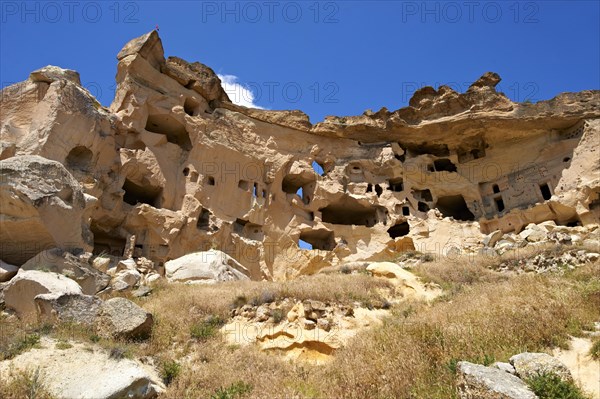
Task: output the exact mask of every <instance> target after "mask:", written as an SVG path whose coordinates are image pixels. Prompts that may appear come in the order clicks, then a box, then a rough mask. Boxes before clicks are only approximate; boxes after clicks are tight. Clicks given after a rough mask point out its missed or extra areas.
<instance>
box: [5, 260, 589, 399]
mask: <svg viewBox="0 0 600 399" xmlns="http://www.w3.org/2000/svg"><path fill="white" fill-rule="evenodd" d="M496 261H497V259H496ZM490 266H491V265H490V260H489V259H463V258H457V259H453V260H449V259H446V260H445V261H444V260H441V261H440V260H437V261H434V262H428V263H425V264H422V265H419V266H417V267H415V268H414V269H413V272H415V273H417V274H419V275H421V276H422V277H423V278H424V279H426V280H428V281H432V282H436V283H438V284H440V285H442V286H443V287H444V288H446V289H447V290H448V291H449V292H450V293H449V294H448V295H446V296H444V297H443V298H441V299H440V300H437V301H436V302H434V303H433V304H431V305H425V304H418V303H411V304H406V305H397V306H396V307H394V308H393V309H392V313H391V316H390V317H388V318H387V319H386V320H385V322H384V324H383V325H382V326H380V327H375V328H372V329H370V330H367V331H365V332H363V333H361V334H359V335H358V336H356V337H355V338H354V339H353V340H352V341H351V343H350V344H349V345H348V346H347V347H346V348H344V349H341V350H339V351H337V352H336V354H335V356H334V358H333V360H332V361H331V362H330V363H328V364H327V365H325V366H318V367H317V366H314V365H309V364H302V363H292V362H289V361H286V360H283V358H280V357H278V356H273V355H272V354H269V353H263V352H260V351H259V350H258V349H257V348H256V347H254V346H238V345H227V344H225V343H224V341H223V338H222V337H221V335H220V334H218V333H216V334H212V333H211V334H205V333H204V329H201V330H202V333H199V332H198V333H197V334H196V335H194V331H195V330H194V327H195V326H196V327H197V326H209V325H212V324H211V322H209V321H207V320H211V319H208V318H209V317H213V318H221V319H222V320H227V319H228V318H229V313H230V310H231V307H232V306H239V305H240V304H242V303H253V304H259V303H262V302H264V301H271V300H279V299H283V298H295V299H297V300H304V299H316V300H321V301H323V302H330V303H331V302H339V303H345V304H352V303H355V302H359V303H368V302H369V301H374V300H378V299H380V295H381V294H380V292H381V291H382V290H392V288H391V287H390V286H389V285H388V284H387V283H386V282H384V281H382V280H379V279H375V278H373V277H370V276H368V275H363V274H350V275H348V274H342V273H339V274H335V273H334V274H330V275H315V276H310V277H305V278H301V279H298V280H294V281H290V282H285V283H269V282H237V283H224V284H218V285H167V284H163V285H161V286H158V287H157V288H156V290H155V292H154V293H153V294H152V295H150V296H149V297H147V298H140V299H135V300H136V301H137V302H138V303H139V304H140V305H141V306H143V307H144V308H145V309H147V310H149V311H150V312H152V313H153V315H154V317H155V320H156V323H155V327H154V330H153V334H152V337H151V338H150V339H149V340H148V341H146V342H143V343H127V342H121V341H114V340H105V339H101V340H99V341H98V338H97V337H95V336H94V335H93V332H92V331H91V330H89V329H85V328H79V327H75V326H69V325H62V326H58V327H55V328H54V329H52V331H51V332H50V334H52V335H54V336H56V337H58V338H59V339H68V338H71V339H73V338H74V339H78V340H88V341H93V342H98V343H99V344H101V345H103V346H104V347H106V348H107V349H111V348H112V349H111V351H114V352H119V353H122V354H123V356H141V355H150V356H154V357H155V358H156V359H157V361H158V364H159V366H160V367H162V369H164V370H163V371H164V374H165V377H166V378H168V380H169V382H170V384H169V386H168V389H167V392H166V393H165V395H164V397H165V398H178V399H179V398H197V397H203V398H204V397H206V398H278V397H294V398H341V397H344V398H365V397H369V398H392V397H393V398H428V399H429V398H431V399H435V398H440V399H441V398H444V399H448V398H455V397H456V394H455V391H456V389H455V386H454V381H455V374H454V371H455V366H456V363H457V361H459V360H470V361H473V362H477V363H482V364H489V363H491V362H493V361H506V360H507V359H508V358H509V357H510V356H512V355H514V354H516V353H519V352H522V351H544V350H548V349H549V348H551V347H554V346H564V345H565V343H566V342H567V340H568V335H569V334H573V335H577V334H579V333H580V332H581V330H582V329H586V328H590V327H591V324H592V323H593V322H594V321H598V320H600V313H599V312H600V311H599V309H600V264H599V263H596V264H595V265H588V266H585V267H581V268H579V269H577V270H575V271H573V272H567V273H565V274H564V275H562V276H558V275H518V276H507V275H504V274H500V273H497V272H494V271H492V270H490V269H489V267H490ZM492 266H493V265H492ZM203 323H204V324H203ZM196 331H200V330H198V329H197V328H196ZM0 343H1V342H0ZM12 389H13V390H14V389H16V388H12ZM5 392H7V391H6V390H5V391H2V390H0V397H4V396H6V393H5ZM3 394H4V396H2V395H3ZM13 396H14V395H13ZM8 397H10V396H8Z"/></svg>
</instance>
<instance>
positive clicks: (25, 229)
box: [0, 155, 91, 265]
mask: <svg viewBox="0 0 600 399" xmlns="http://www.w3.org/2000/svg"><path fill="white" fill-rule="evenodd" d="M85 207H86V203H85V199H84V197H83V191H82V189H81V186H80V185H79V183H78V182H77V180H75V179H74V178H73V176H72V175H71V174H70V173H69V171H67V169H66V168H65V167H64V166H63V165H61V164H60V163H59V162H56V161H51V160H49V159H46V158H42V157H39V156H35V155H24V156H15V157H12V158H9V159H5V160H2V161H0V242H2V245H1V246H0V259H2V260H3V261H5V262H8V263H11V264H15V265H21V264H23V263H24V262H26V261H27V260H28V259H30V258H31V257H33V256H35V255H36V254H38V253H39V252H40V251H41V250H43V249H45V248H52V247H61V248H64V249H73V250H75V249H79V248H83V249H87V250H91V245H89V243H88V241H87V238H85V239H84V236H85V237H88V235H87V234H88V232H89V221H88V219H86V218H84V211H85Z"/></svg>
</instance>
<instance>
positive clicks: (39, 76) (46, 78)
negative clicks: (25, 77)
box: [29, 65, 81, 86]
mask: <svg viewBox="0 0 600 399" xmlns="http://www.w3.org/2000/svg"><path fill="white" fill-rule="evenodd" d="M29 80H31V81H32V82H44V83H52V82H55V81H57V80H68V81H70V82H73V83H75V84H77V85H80V86H81V79H80V78H79V72H77V71H73V70H71V69H62V68H60V67H57V66H54V65H48V66H45V67H43V68H40V69H38V70H36V71H33V72H31V73H30V74H29Z"/></svg>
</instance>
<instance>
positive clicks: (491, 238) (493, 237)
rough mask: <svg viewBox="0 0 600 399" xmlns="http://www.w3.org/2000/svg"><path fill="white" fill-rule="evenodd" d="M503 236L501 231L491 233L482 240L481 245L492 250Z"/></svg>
mask: <svg viewBox="0 0 600 399" xmlns="http://www.w3.org/2000/svg"><path fill="white" fill-rule="evenodd" d="M503 234H504V233H502V231H501V230H495V231H492V232H491V233H490V234H488V235H486V236H485V238H484V239H483V245H484V246H486V247H490V248H492V247H493V246H494V245H495V244H496V243H497V242H498V240H500V239H501V238H502V235H503Z"/></svg>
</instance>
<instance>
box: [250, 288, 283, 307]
mask: <svg viewBox="0 0 600 399" xmlns="http://www.w3.org/2000/svg"><path fill="white" fill-rule="evenodd" d="M276 300H277V294H276V293H275V292H273V291H271V290H264V291H262V292H261V293H260V295H258V296H255V297H254V298H252V300H251V301H250V304H251V305H252V306H260V305H263V304H265V303H271V302H275V301H276Z"/></svg>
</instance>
